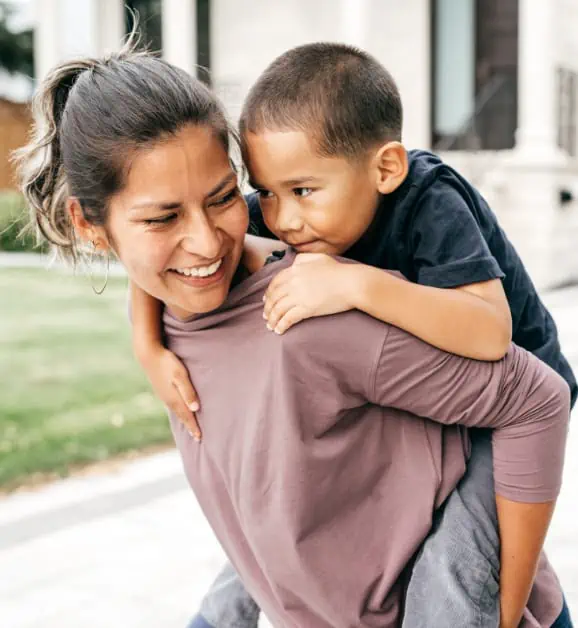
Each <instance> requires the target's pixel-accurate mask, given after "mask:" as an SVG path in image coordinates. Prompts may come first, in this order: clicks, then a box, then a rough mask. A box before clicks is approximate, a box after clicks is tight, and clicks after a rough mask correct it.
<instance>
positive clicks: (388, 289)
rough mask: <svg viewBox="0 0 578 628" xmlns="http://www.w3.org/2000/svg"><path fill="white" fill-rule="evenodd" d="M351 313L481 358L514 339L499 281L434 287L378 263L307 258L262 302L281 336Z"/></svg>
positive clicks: (494, 356) (492, 356) (500, 351)
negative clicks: (308, 321) (302, 324)
mask: <svg viewBox="0 0 578 628" xmlns="http://www.w3.org/2000/svg"><path fill="white" fill-rule="evenodd" d="M350 309H358V310H361V311H363V312H366V313H367V314H369V315H371V316H373V317H374V318H377V319H378V320H381V321H384V322H385V323H390V324H392V325H395V326H396V327H399V328H401V329H404V330H405V331H408V332H409V333H411V334H413V335H414V336H417V337H418V338H421V339H422V340H425V341H426V342H428V343H429V344H431V345H433V346H434V347H438V348H439V349H442V350H443V351H447V352H449V353H455V354H457V355H461V356H464V357H467V358H474V359H477V360H499V359H501V358H503V357H504V354H505V353H506V351H507V349H508V345H509V344H510V340H511V333H512V319H511V315H510V308H509V305H508V301H507V299H506V296H505V294H504V289H503V287H502V283H501V281H500V280H499V279H492V280H489V281H484V282H479V283H475V284H472V285H466V286H463V287H460V288H455V289H444V288H434V287H431V286H423V285H419V284H415V283H411V282H409V281H405V280H404V279H401V278H400V277H397V276H395V275H392V274H391V273H388V272H385V271H383V270H381V269H379V268H375V267H373V266H366V265H364V264H348V263H340V262H338V261H336V260H335V259H333V258H330V257H329V256H327V255H319V254H302V255H298V256H297V257H296V259H295V262H294V264H293V266H291V267H290V268H287V269H285V270H283V271H281V272H280V273H279V274H278V275H277V276H276V277H275V278H274V279H273V281H272V282H271V284H270V286H269V288H268V290H267V294H266V298H265V316H266V318H267V321H268V324H269V326H270V327H271V329H273V330H275V331H277V332H278V333H284V332H285V331H287V329H289V328H290V327H291V326H292V325H295V324H296V323H298V322H299V321H301V320H303V319H305V318H310V317H311V316H324V315H328V314H335V313H337V312H343V311H345V310H350Z"/></svg>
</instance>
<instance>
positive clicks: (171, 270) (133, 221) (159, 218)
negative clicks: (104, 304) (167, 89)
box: [102, 125, 249, 318]
mask: <svg viewBox="0 0 578 628" xmlns="http://www.w3.org/2000/svg"><path fill="white" fill-rule="evenodd" d="M248 220H249V219H248V212H247V206H246V204H245V201H244V199H243V197H242V195H241V194H240V192H239V188H238V187H237V176H236V174H235V172H234V171H233V169H232V167H231V164H230V161H229V156H228V155H227V152H226V151H225V149H224V147H223V146H222V144H221V142H220V141H219V139H218V138H217V137H216V136H215V135H214V133H213V132H212V131H211V130H210V129H208V128H205V127H199V126H193V125H190V126H187V127H185V128H183V129H182V130H181V131H179V133H177V134H176V135H175V136H173V137H170V138H168V139H166V140H164V141H162V142H159V143H157V144H154V145H153V146H152V147H151V148H150V149H149V150H142V151H138V152H137V153H136V156H135V157H134V158H133V159H132V160H131V163H130V170H129V172H128V174H127V180H126V185H125V186H124V188H123V189H122V191H121V192H119V193H118V194H116V195H115V196H114V197H113V198H112V199H111V201H110V205H109V217H108V223H107V228H106V232H105V231H104V229H103V230H102V231H103V233H104V234H106V235H108V240H109V243H110V245H111V247H112V248H113V249H114V251H115V253H116V254H117V256H118V257H119V258H120V261H121V262H122V263H123V265H124V266H125V268H126V270H127V272H128V275H129V277H130V279H131V280H132V281H133V282H134V283H136V284H137V285H138V286H140V287H141V288H142V289H143V290H144V291H145V292H148V293H149V294H151V295H152V296H154V297H156V298H157V299H159V300H160V301H163V302H164V303H166V304H167V306H169V307H170V309H171V310H172V311H173V312H174V314H175V315H177V316H179V317H181V318H186V317H188V316H190V315H192V314H196V313H202V312H208V311H211V310H214V309H215V308H217V307H219V306H220V305H221V304H222V303H223V301H224V300H225V298H226V297H227V294H228V292H229V288H230V285H231V280H232V278H233V275H234V274H235V271H236V269H237V266H238V264H239V261H240V259H241V253H242V250H243V241H244V237H245V233H246V231H247V226H248Z"/></svg>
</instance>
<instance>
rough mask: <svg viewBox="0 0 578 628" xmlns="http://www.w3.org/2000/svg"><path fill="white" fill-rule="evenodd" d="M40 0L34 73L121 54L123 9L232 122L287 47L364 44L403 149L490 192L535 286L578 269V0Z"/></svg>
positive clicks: (576, 272)
mask: <svg viewBox="0 0 578 628" xmlns="http://www.w3.org/2000/svg"><path fill="white" fill-rule="evenodd" d="M35 1H36V10H37V14H36V24H37V27H36V44H35V48H36V59H37V64H36V66H37V67H36V70H37V76H39V77H41V76H42V75H43V74H44V73H45V72H46V71H47V69H48V68H49V67H50V66H52V65H53V64H54V63H55V62H57V61H58V60H60V59H63V58H65V57H69V56H73V55H74V54H78V53H81V54H94V55H98V54H101V53H102V52H104V51H107V50H112V49H114V48H116V47H117V46H118V44H119V41H120V39H121V38H122V36H123V35H124V33H125V32H126V30H127V27H128V26H130V15H129V14H128V13H127V11H126V9H125V8H124V5H125V4H128V5H129V6H131V7H133V8H136V9H138V10H139V12H140V13H141V24H142V26H143V28H144V30H145V34H146V37H145V39H147V40H149V41H151V42H152V43H153V46H157V47H159V48H162V51H163V55H164V56H165V58H167V59H168V60H169V61H171V62H172V63H175V64H176V65H179V66H181V67H183V68H185V69H186V70H188V71H190V72H192V73H195V72H197V73H198V74H199V76H200V78H203V79H204V80H210V82H211V84H212V86H213V87H214V89H215V90H216V91H217V93H218V94H219V95H220V96H221V98H222V100H223V101H224V102H225V104H226V105H227V107H228V110H229V112H230V114H231V116H232V117H236V116H237V114H238V112H239V109H240V105H241V103H242V100H243V98H244V96H245V94H246V92H247V90H248V88H249V87H250V85H251V84H252V82H253V81H254V80H255V79H256V78H257V76H258V75H259V73H260V72H261V71H262V70H263V69H264V68H265V66H266V65H267V64H268V63H269V62H270V61H271V60H272V59H273V58H274V57H275V56H276V55H277V54H279V53H281V52H283V51H285V50H287V49H288V48H290V47H292V46H295V45H298V44H301V43H305V42H309V41H319V40H333V41H345V42H348V43H352V44H355V45H359V46H360V47H362V48H365V49H366V50H368V51H369V52H371V53H372V54H374V55H375V56H376V57H377V58H378V59H379V60H380V61H381V62H382V63H384V65H386V66H387V67H388V68H389V69H390V71H391V72H392V73H393V75H394V76H395V77H396V79H397V81H398V83H399V86H400V89H401V92H402V96H403V100H404V105H405V128H404V134H405V142H406V144H407V145H408V146H409V147H426V148H428V147H429V148H432V149H433V150H435V151H437V152H440V153H442V154H443V156H444V157H445V158H446V159H447V160H449V161H450V162H451V163H452V164H454V165H455V166H456V167H457V168H458V169H459V170H460V171H461V172H462V173H463V174H464V175H465V176H467V177H469V178H470V179H471V180H472V181H473V182H474V183H475V184H476V185H478V186H479V187H480V188H481V189H482V191H483V192H484V194H485V195H486V197H487V198H488V200H489V201H490V203H491V204H492V206H493V207H494V209H495V211H496V213H497V214H498V216H499V218H500V221H501V223H502V224H503V226H504V227H505V229H506V231H507V232H508V233H509V235H510V237H511V238H512V239H513V241H514V242H515V244H516V246H517V248H518V250H519V251H520V253H521V255H522V257H523V258H524V260H525V262H526V263H527V265H528V266H529V267H530V269H531V272H532V274H533V276H534V278H535V280H536V282H537V283H538V284H539V285H540V286H547V285H552V284H557V283H560V282H564V281H566V280H569V279H572V278H577V277H578V241H577V242H576V243H575V242H574V241H575V240H577V239H578V209H577V208H578V203H577V202H576V201H574V200H573V198H574V197H575V196H578V178H577V174H578V159H577V148H578V146H577V141H578V138H577V134H576V117H577V98H578V91H577V90H578V39H577V38H576V36H575V33H576V31H577V30H578V0H404V1H403V2H400V1H399V0H315V1H314V2H312V1H310V0H291V1H289V0H242V1H241V0H148V1H146V0H141V1H140V2H139V1H136V0H134V1H133V2H126V0H125V1H124V2H123V0H35ZM197 63H198V64H200V65H202V66H204V67H206V68H207V69H208V70H209V72H208V73H207V72H206V71H202V70H198V69H197V65H196V64H197Z"/></svg>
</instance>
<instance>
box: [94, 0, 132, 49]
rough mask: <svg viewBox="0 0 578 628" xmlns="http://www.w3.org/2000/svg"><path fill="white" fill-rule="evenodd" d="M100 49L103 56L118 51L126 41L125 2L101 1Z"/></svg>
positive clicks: (118, 0) (121, 0)
mask: <svg viewBox="0 0 578 628" xmlns="http://www.w3.org/2000/svg"><path fill="white" fill-rule="evenodd" d="M98 9H99V33H98V35H99V37H98V39H99V47H100V52H101V54H108V53H110V52H114V51H115V50H118V49H119V48H120V46H121V44H122V43H123V42H124V40H125V35H126V32H125V31H126V27H125V21H124V2H123V0H100V2H99V5H98Z"/></svg>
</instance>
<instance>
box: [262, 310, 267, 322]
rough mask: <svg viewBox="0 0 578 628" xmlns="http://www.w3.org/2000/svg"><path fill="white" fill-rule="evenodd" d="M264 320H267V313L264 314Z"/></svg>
mask: <svg viewBox="0 0 578 628" xmlns="http://www.w3.org/2000/svg"><path fill="white" fill-rule="evenodd" d="M263 318H264V319H265V320H267V314H265V312H263Z"/></svg>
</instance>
